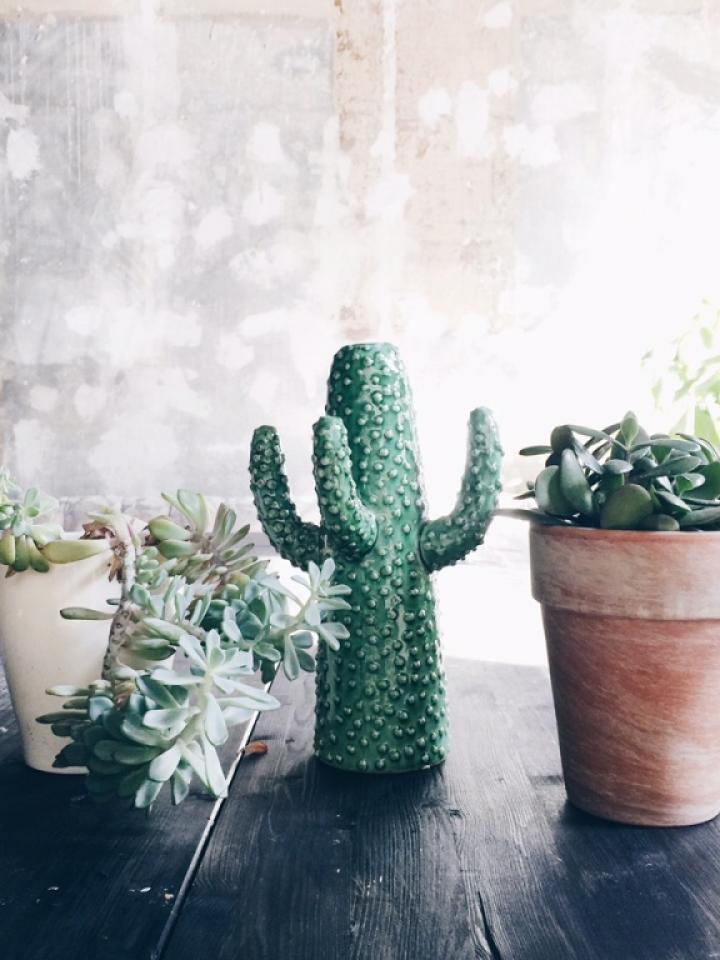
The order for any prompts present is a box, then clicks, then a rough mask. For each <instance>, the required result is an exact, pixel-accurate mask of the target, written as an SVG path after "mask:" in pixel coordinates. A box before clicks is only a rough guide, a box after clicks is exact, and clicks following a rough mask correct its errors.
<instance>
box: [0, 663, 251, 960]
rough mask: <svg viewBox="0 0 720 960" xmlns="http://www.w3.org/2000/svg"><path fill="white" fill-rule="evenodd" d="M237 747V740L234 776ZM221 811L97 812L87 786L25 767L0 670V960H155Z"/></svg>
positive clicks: (201, 804) (232, 748) (228, 753)
mask: <svg viewBox="0 0 720 960" xmlns="http://www.w3.org/2000/svg"><path fill="white" fill-rule="evenodd" d="M240 736H241V735H240ZM237 747H238V735H237V734H236V736H235V737H234V738H233V743H232V745H228V747H227V748H226V749H225V750H224V755H223V760H224V764H225V766H226V769H227V767H228V766H229V765H230V764H231V763H232V760H233V754H234V753H235V752H236V751H237ZM248 768H250V764H248ZM217 809H218V805H217V804H216V803H215V801H213V800H211V799H209V798H207V797H202V796H199V795H192V796H191V797H189V798H188V800H187V801H186V802H185V804H183V806H182V807H180V808H178V809H174V808H171V807H170V804H169V802H158V804H156V806H155V808H154V809H153V812H152V814H151V815H150V816H149V817H147V816H146V815H144V814H142V813H139V812H137V811H134V810H128V809H120V808H118V807H117V806H106V805H96V804H94V803H92V802H91V801H90V800H88V799H87V797H86V796H85V793H84V790H83V785H82V778H81V777H76V776H57V775H53V774H47V773H38V772H37V771H35V770H31V769H30V768H29V767H26V766H25V764H24V763H23V760H22V753H21V749H20V740H19V736H18V732H17V727H16V724H15V719H14V717H13V715H12V710H11V708H10V702H9V696H8V694H7V688H6V686H5V678H4V676H3V675H2V671H1V670H0V957H2V960H75V958H83V957H88V958H90V957H91V958H93V960H150V958H151V957H154V956H155V953H156V950H157V947H158V944H160V943H161V942H162V938H163V934H164V931H165V929H166V927H167V925H168V923H169V922H171V918H172V917H173V909H174V906H175V902H176V898H177V897H178V896H179V894H180V893H181V892H182V889H183V885H184V884H185V883H186V881H189V880H190V879H191V876H192V871H193V868H194V861H195V858H196V856H197V855H198V854H199V853H200V852H201V851H202V849H203V845H204V840H205V839H206V837H205V834H206V831H207V830H208V827H209V825H210V826H211V825H212V821H213V820H214V818H215V816H216V813H217Z"/></svg>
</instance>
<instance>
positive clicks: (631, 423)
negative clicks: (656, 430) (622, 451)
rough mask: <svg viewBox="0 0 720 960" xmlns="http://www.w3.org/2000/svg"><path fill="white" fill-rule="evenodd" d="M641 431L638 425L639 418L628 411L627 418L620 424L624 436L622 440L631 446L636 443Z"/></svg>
mask: <svg viewBox="0 0 720 960" xmlns="http://www.w3.org/2000/svg"><path fill="white" fill-rule="evenodd" d="M639 430H640V424H639V423H638V418H637V417H636V416H635V414H634V413H633V412H632V410H628V412H627V413H626V414H625V416H624V417H623V419H622V423H621V424H620V433H621V434H622V440H623V441H624V442H625V443H626V444H627V445H628V446H630V445H631V444H632V443H634V441H635V437H637V435H638V431H639Z"/></svg>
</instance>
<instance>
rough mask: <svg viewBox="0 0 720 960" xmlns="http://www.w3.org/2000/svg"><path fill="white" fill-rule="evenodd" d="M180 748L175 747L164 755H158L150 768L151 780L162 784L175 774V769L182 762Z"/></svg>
mask: <svg viewBox="0 0 720 960" xmlns="http://www.w3.org/2000/svg"><path fill="white" fill-rule="evenodd" d="M181 757H182V755H181V753H180V747H178V746H177V745H174V746H172V747H170V749H169V750H166V751H165V752H164V753H161V754H158V756H157V757H155V759H154V760H153V761H152V763H151V764H150V766H149V768H148V776H149V777H150V779H151V780H157V781H159V782H162V781H164V780H169V779H170V777H171V776H172V775H173V774H174V773H175V769H176V768H177V765H178V764H179V763H180V760H181Z"/></svg>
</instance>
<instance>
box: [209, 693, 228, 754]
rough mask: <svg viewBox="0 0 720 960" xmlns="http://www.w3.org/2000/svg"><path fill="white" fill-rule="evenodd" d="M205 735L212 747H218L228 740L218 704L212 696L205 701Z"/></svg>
mask: <svg viewBox="0 0 720 960" xmlns="http://www.w3.org/2000/svg"><path fill="white" fill-rule="evenodd" d="M205 735H206V736H207V738H208V740H209V741H210V743H212V744H213V746H216V747H219V746H220V745H221V744H223V743H225V741H226V740H227V738H228V728H227V724H226V723H225V719H224V717H223V713H222V710H221V709H220V704H219V703H218V702H217V700H216V699H215V697H213V696H212V694H208V695H207V697H206V699H205Z"/></svg>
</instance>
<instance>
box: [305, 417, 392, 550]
mask: <svg viewBox="0 0 720 960" xmlns="http://www.w3.org/2000/svg"><path fill="white" fill-rule="evenodd" d="M313 429H314V455H313V466H314V469H315V489H316V491H317V496H318V503H319V506H320V516H321V519H322V529H323V532H324V533H325V535H326V536H327V538H328V540H329V542H330V545H331V547H332V548H333V549H334V550H337V552H338V553H344V554H345V555H346V556H348V557H360V556H362V555H363V554H366V553H368V552H369V551H370V550H371V549H372V547H373V546H374V544H375V540H376V538H377V520H376V518H375V514H374V513H373V511H372V510H371V509H370V508H369V507H367V506H366V505H365V504H364V503H363V501H362V499H361V498H360V496H359V494H358V492H357V488H356V486H355V480H354V479H353V475H352V461H351V455H350V447H349V444H348V436H347V430H346V428H345V424H344V423H343V422H342V420H340V419H339V418H338V417H321V418H320V419H319V420H318V422H317V423H316V424H315V426H314V428H313Z"/></svg>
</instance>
